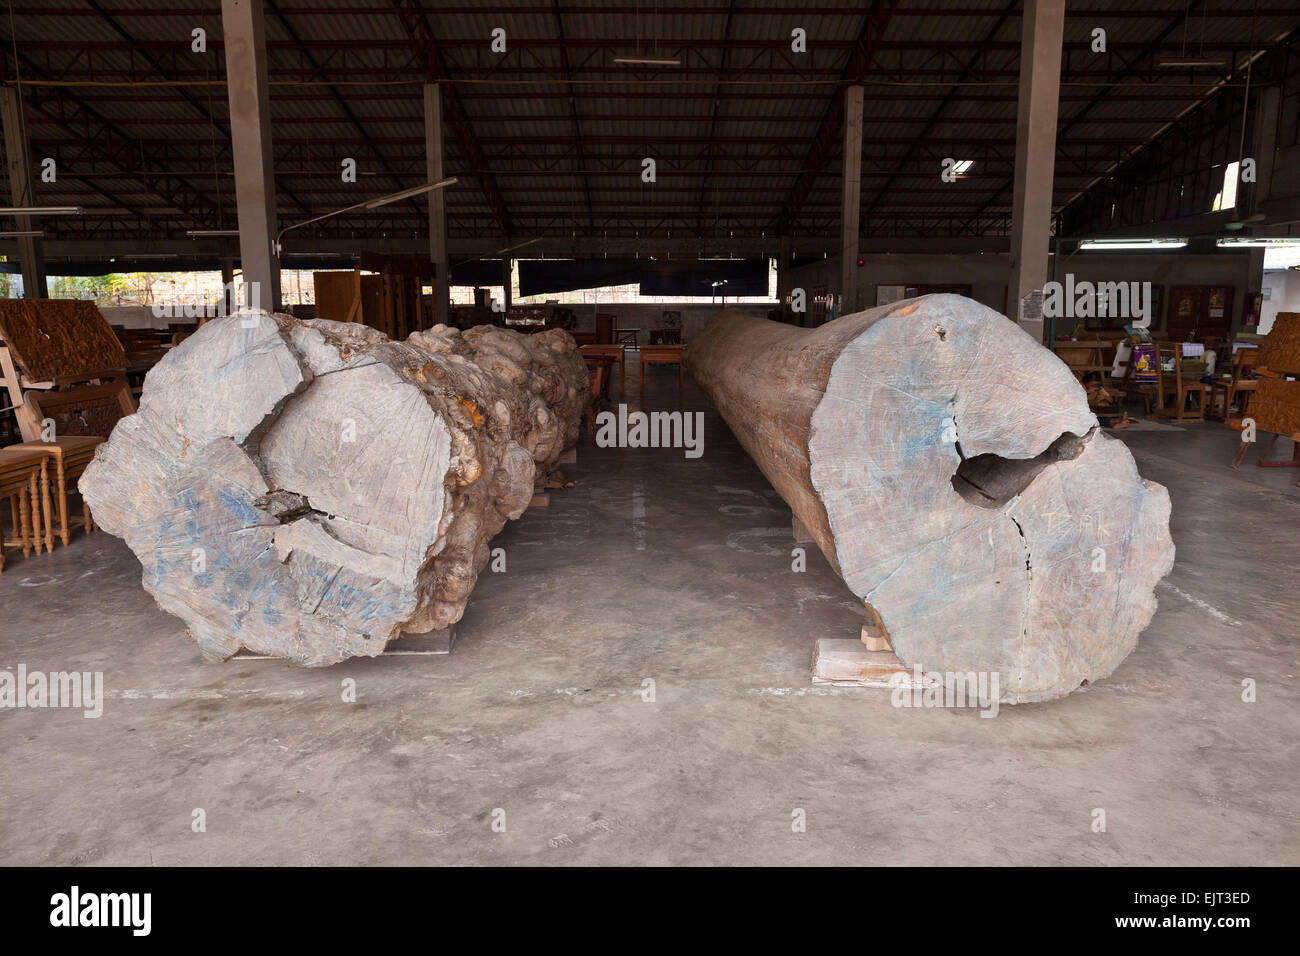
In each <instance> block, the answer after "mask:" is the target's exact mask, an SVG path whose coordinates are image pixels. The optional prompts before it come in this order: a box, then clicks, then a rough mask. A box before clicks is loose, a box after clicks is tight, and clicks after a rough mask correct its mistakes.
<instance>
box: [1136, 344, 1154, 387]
mask: <svg viewBox="0 0 1300 956" xmlns="http://www.w3.org/2000/svg"><path fill="white" fill-rule="evenodd" d="M1132 362H1133V379H1134V380H1135V381H1138V382H1154V381H1155V380H1156V377H1157V375H1156V347H1155V345H1154V344H1151V345H1135V346H1133V358H1132Z"/></svg>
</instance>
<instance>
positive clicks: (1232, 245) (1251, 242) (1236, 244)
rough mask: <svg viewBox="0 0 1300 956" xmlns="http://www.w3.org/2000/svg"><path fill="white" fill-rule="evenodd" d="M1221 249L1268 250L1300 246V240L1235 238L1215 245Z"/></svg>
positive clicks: (1220, 241)
mask: <svg viewBox="0 0 1300 956" xmlns="http://www.w3.org/2000/svg"><path fill="white" fill-rule="evenodd" d="M1214 244H1215V245H1216V246H1218V247H1219V248H1220V249H1268V248H1279V247H1285V246H1300V238H1285V237H1278V238H1272V239H1271V238H1269V237H1268V236H1233V237H1231V238H1228V239H1220V240H1218V241H1217V242H1215V243H1214Z"/></svg>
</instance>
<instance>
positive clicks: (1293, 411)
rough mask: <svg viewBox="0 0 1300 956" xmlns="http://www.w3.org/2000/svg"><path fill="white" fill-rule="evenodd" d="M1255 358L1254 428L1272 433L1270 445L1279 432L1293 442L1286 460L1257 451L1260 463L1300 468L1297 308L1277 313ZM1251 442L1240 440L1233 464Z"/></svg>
mask: <svg viewBox="0 0 1300 956" xmlns="http://www.w3.org/2000/svg"><path fill="white" fill-rule="evenodd" d="M1256 361H1257V362H1258V363H1259V364H1258V365H1257V366H1256V371H1257V372H1258V373H1259V375H1260V377H1259V379H1258V381H1257V382H1256V388H1255V395H1254V397H1252V398H1251V400H1250V418H1251V419H1252V420H1253V421H1254V423H1255V428H1256V431H1257V432H1272V433H1273V440H1272V442H1270V443H1269V448H1272V446H1273V444H1275V443H1276V442H1277V436H1279V435H1289V436H1290V438H1291V440H1292V441H1293V442H1295V443H1296V444H1295V447H1294V448H1293V449H1292V452H1291V459H1290V460H1289V461H1288V460H1285V459H1283V460H1282V461H1270V460H1268V453H1267V450H1266V451H1264V452H1261V453H1260V459H1259V464H1260V466H1261V467H1263V468H1300V381H1295V379H1297V378H1300V312H1279V313H1278V314H1277V316H1276V317H1275V318H1274V319H1273V328H1272V329H1270V330H1269V333H1268V336H1267V337H1266V338H1265V339H1264V344H1263V345H1261V346H1260V349H1259V354H1258V355H1257V356H1256ZM1250 444H1251V443H1248V442H1242V445H1241V448H1240V449H1239V450H1238V451H1237V455H1236V457H1235V458H1234V459H1233V462H1232V467H1234V468H1236V467H1237V466H1238V465H1240V464H1241V461H1242V459H1243V458H1245V457H1246V452H1247V450H1248V449H1249V448H1250Z"/></svg>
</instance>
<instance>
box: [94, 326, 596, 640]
mask: <svg viewBox="0 0 1300 956" xmlns="http://www.w3.org/2000/svg"><path fill="white" fill-rule="evenodd" d="M560 335H561V336H563V337H562V338H561V337H558V336H553V335H549V334H543V335H538V336H534V337H528V336H521V335H518V334H517V333H512V332H506V331H505V330H500V329H492V330H490V331H487V332H480V333H478V334H466V335H463V336H462V335H461V334H460V333H459V331H457V330H455V329H449V328H446V327H444V326H438V327H435V328H434V329H432V330H429V331H427V332H420V333H416V334H415V335H413V336H411V338H410V339H409V340H407V341H406V342H392V341H389V340H388V339H387V338H386V337H384V336H383V335H382V334H380V333H378V332H376V331H375V330H373V329H369V328H367V327H365V326H359V325H355V324H351V323H339V322H330V321H325V320H313V321H305V322H304V321H298V320H296V319H293V318H291V317H288V316H283V315H272V314H269V313H265V312H243V313H238V314H236V315H233V316H228V317H225V318H222V319H217V320H215V321H212V322H208V323H206V324H205V325H204V326H203V327H202V328H201V329H200V330H199V331H198V332H196V333H195V334H194V335H192V336H190V337H189V338H188V339H186V341H185V342H184V343H183V344H182V345H180V346H178V347H177V348H175V349H173V350H172V351H171V352H170V353H169V354H168V356H167V357H166V358H165V359H164V360H163V361H162V362H160V363H159V365H158V366H156V367H155V368H154V369H153V370H151V372H150V373H149V376H148V377H147V379H146V382H145V389H144V394H143V396H142V400H141V403H140V410H139V412H138V413H137V414H136V415H134V416H131V417H130V418H127V419H124V420H123V421H122V422H121V424H120V425H119V426H118V428H116V429H115V430H114V432H113V434H112V436H111V437H110V438H109V440H108V442H106V443H105V444H104V445H103V446H101V448H100V450H99V453H98V455H97V457H96V460H95V461H94V462H92V464H91V465H90V466H89V467H88V468H87V470H86V472H85V474H84V475H83V476H82V479H81V482H80V489H81V492H82V494H83V495H84V496H85V497H86V500H87V501H88V502H89V503H90V505H91V507H92V508H93V509H94V511H95V514H96V516H97V519H98V521H99V523H100V525H101V526H102V527H103V528H104V529H105V530H107V531H109V532H111V533H113V534H116V535H118V536H119V537H122V538H124V539H125V540H126V541H127V543H128V544H129V545H130V546H131V548H132V549H133V550H134V551H135V553H136V555H137V556H138V557H139V558H140V561H141V563H142V564H143V565H144V585H145V587H146V588H147V589H148V590H149V591H150V592H151V593H152V594H153V595H154V596H155V598H156V599H157V600H158V603H159V604H160V605H161V606H162V607H163V608H164V609H165V610H168V611H170V612H171V613H173V614H176V615H177V616H179V617H181V618H182V619H184V620H185V621H186V623H187V624H188V625H189V627H190V630H191V632H192V633H193V634H194V636H195V638H196V639H197V641H198V643H199V646H200V648H201V649H202V651H203V653H204V654H205V656H207V657H210V658H214V659H226V658H229V657H231V656H232V655H234V654H235V653H237V652H238V651H239V650H240V649H241V648H245V649H247V650H248V651H250V652H252V653H255V654H266V655H271V656H275V657H283V658H286V659H288V660H291V661H294V662H295V663H299V664H305V665H324V664H330V663H335V662H337V661H340V660H344V659H346V658H349V657H356V656H375V655H377V654H379V653H381V652H382V651H383V649H384V647H385V645H387V643H388V642H389V641H390V640H392V639H393V638H395V637H397V636H398V635H400V634H401V633H402V632H403V631H404V630H405V631H412V632H427V631H432V630H436V629H440V628H446V627H448V626H449V625H451V624H453V623H454V622H455V621H457V620H459V618H460V616H461V614H462V613H463V611H464V607H465V603H466V601H467V600H468V598H469V594H470V591H471V590H472V588H473V586H474V584H475V582H476V580H477V576H478V572H479V571H480V570H481V569H482V568H483V567H484V566H485V565H486V563H487V560H488V554H489V551H488V546H487V542H488V541H489V540H490V538H491V537H492V536H493V535H494V534H496V533H497V532H498V531H499V530H500V529H501V527H502V526H503V525H504V523H505V522H506V520H508V519H510V518H515V517H518V516H519V515H520V514H522V513H523V511H524V509H525V508H526V507H527V506H528V503H529V501H530V500H531V499H532V497H533V492H534V490H535V488H536V486H537V484H538V483H539V482H540V481H542V480H544V477H545V475H546V474H548V473H550V472H551V471H552V470H553V469H554V466H555V462H556V460H557V459H558V458H559V456H560V454H561V453H562V452H563V451H564V449H565V448H566V447H568V446H569V445H571V444H572V443H573V442H574V441H575V440H576V438H577V434H578V423H579V420H580V418H581V415H582V414H583V413H584V411H585V407H586V402H587V401H589V390H588V387H587V376H586V370H585V366H584V364H583V362H582V359H581V357H580V356H579V354H578V352H577V350H576V347H575V346H574V345H573V341H572V339H571V338H570V337H568V336H567V335H565V334H564V333H561V334H560ZM566 339H567V342H566V341H565V340H566Z"/></svg>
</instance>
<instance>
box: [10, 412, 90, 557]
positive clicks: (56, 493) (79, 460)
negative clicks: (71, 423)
mask: <svg viewBox="0 0 1300 956" xmlns="http://www.w3.org/2000/svg"><path fill="white" fill-rule="evenodd" d="M103 442H104V439H103V438H101V437H99V436H97V435H68V436H65V437H60V438H55V439H54V440H53V441H28V442H23V443H22V444H21V445H13V446H11V447H12V448H15V449H19V450H21V451H28V452H33V453H35V454H39V455H41V456H42V457H44V458H45V459H47V464H48V466H49V467H48V469H47V470H48V471H49V473H50V474H51V476H52V477H53V479H54V484H53V489H52V493H53V498H54V503H55V506H56V507H57V509H58V525H59V528H58V531H59V540H60V541H62V542H63V546H64V547H67V545H68V541H69V540H70V539H71V538H72V531H71V526H72V525H74V524H79V525H81V528H82V530H83V531H85V532H86V534H90V533H91V532H92V531H94V530H95V519H94V518H93V517H91V514H90V509H89V508H87V507H86V505H85V503H84V502H83V503H82V506H81V516H80V517H79V518H75V517H74V518H70V517H69V516H68V487H69V486H71V487H73V488H76V485H77V479H78V478H80V477H81V473H82V472H83V471H85V470H86V466H87V465H89V464H90V462H91V460H92V459H93V458H94V457H95V449H96V448H98V447H99V446H100V445H101V444H103ZM46 509H47V512H46V516H45V550H47V551H51V550H53V549H54V528H53V527H52V524H53V523H52V522H51V521H50V515H49V512H48V509H49V504H48V501H47V503H46Z"/></svg>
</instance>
